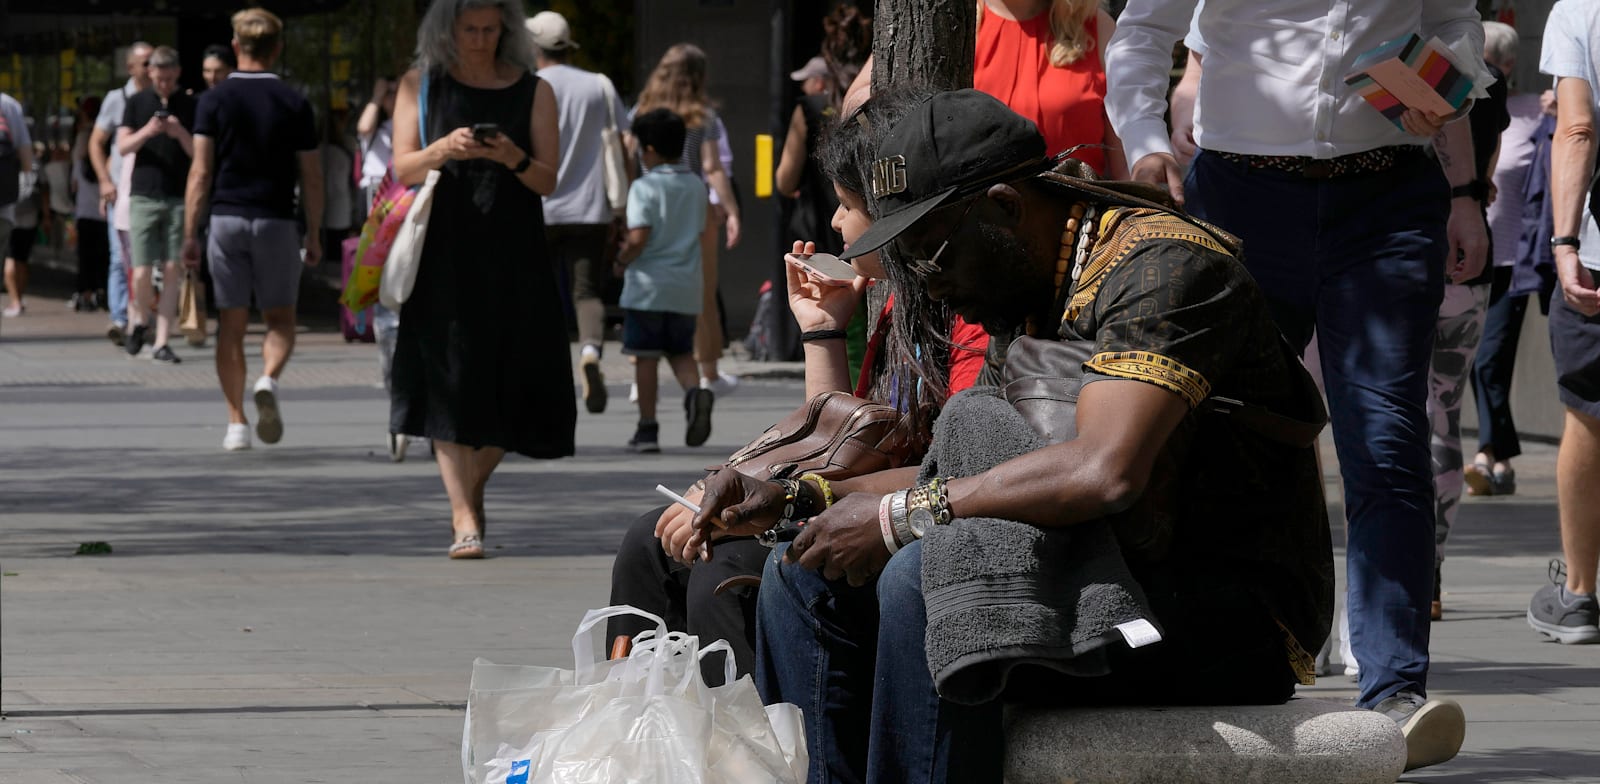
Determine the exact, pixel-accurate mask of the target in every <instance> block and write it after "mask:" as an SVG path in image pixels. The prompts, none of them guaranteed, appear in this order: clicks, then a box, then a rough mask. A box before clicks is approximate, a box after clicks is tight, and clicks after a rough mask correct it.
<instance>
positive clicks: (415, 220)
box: [378, 169, 439, 311]
mask: <svg viewBox="0 0 1600 784" xmlns="http://www.w3.org/2000/svg"><path fill="white" fill-rule="evenodd" d="M438 184H439V170H438V169H433V170H431V171H429V172H428V178H427V179H426V180H423V181H422V187H421V188H419V189H418V190H417V195H416V196H414V197H412V199H411V209H410V211H408V212H407V213H406V219H405V220H404V221H402V222H401V223H400V229H399V231H397V232H396V233H395V235H394V244H393V245H391V246H390V247H389V260H388V261H385V262H384V264H383V278H382V280H380V281H379V282H378V301H379V302H382V303H383V306H384V307H386V308H388V309H390V310H395V311H398V310H400V306H401V305H403V304H405V301H406V300H407V299H408V298H410V297H411V288H412V287H413V286H415V285H416V283H417V268H418V267H420V266H421V265H422V245H423V241H424V240H425V239H427V235H428V218H429V216H431V215H433V191H434V188H435V187H436V186H437V185H438Z"/></svg>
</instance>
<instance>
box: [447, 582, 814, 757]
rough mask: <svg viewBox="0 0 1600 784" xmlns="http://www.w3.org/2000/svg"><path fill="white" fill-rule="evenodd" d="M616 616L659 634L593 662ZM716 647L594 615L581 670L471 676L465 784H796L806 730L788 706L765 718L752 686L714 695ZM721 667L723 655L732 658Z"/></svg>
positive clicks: (482, 664)
mask: <svg viewBox="0 0 1600 784" xmlns="http://www.w3.org/2000/svg"><path fill="white" fill-rule="evenodd" d="M618 615H638V616H640V617H643V618H648V619H650V620H651V621H653V622H655V623H656V628H655V629H654V630H650V631H646V632H644V633H642V634H640V635H638V636H636V637H635V638H634V647H633V650H632V652H631V653H630V654H629V656H628V658H627V659H622V660H618V661H600V660H598V659H597V658H596V655H595V651H596V646H595V645H594V642H593V635H594V630H595V629H596V628H597V627H598V626H599V625H600V624H602V623H603V622H604V621H606V620H608V619H610V618H612V617H616V616H618ZM718 650H720V651H724V652H726V651H728V645H727V643H726V642H725V641H718V642H716V643H714V644H712V645H710V646H708V647H707V648H705V649H704V650H703V651H702V650H701V649H700V647H699V640H698V639H697V638H695V637H692V636H688V635H684V634H682V633H678V632H671V633H669V632H667V630H666V626H665V624H664V623H662V622H661V619H659V618H657V617H656V616H653V615H650V614H648V613H644V612H641V611H639V610H636V609H634V608H632V607H625V606H624V607H608V608H605V609H603V610H591V611H590V612H589V613H588V614H587V615H585V616H584V619H583V622H582V623H580V624H579V626H578V631H577V634H575V635H574V637H573V658H574V668H573V669H572V670H564V669H559V668H552V667H516V666H506V665H496V664H491V663H489V662H486V661H483V660H481V659H480V660H478V661H477V662H475V663H474V665H473V672H472V687H471V691H470V693H469V695H468V699H467V719H466V724H465V726H464V728H463V731H462V774H463V779H464V781H465V782H466V783H467V784H530V783H531V782H541V783H548V784H629V783H633V782H637V784H646V783H647V782H648V783H649V784H764V783H768V782H771V783H773V784H799V782H802V781H804V779H805V769H806V761H807V758H806V752H805V736H804V726H803V724H802V723H801V722H800V721H799V720H798V716H799V709H798V708H796V707H795V706H792V705H786V706H774V708H765V707H763V706H762V705H761V701H760V698H759V697H758V696H757V695H756V691H755V685H754V683H753V682H752V681H751V680H750V679H749V678H748V677H747V678H741V679H738V680H733V679H732V678H731V676H732V675H733V674H734V666H733V663H732V661H731V657H729V659H728V661H727V664H726V665H725V666H726V670H727V674H728V676H729V678H730V679H729V681H728V683H726V684H725V685H723V686H718V687H715V688H710V687H707V686H706V685H705V682H704V680H703V679H702V678H701V677H700V658H701V656H702V655H703V654H706V653H711V652H713V651H718ZM725 655H726V653H725Z"/></svg>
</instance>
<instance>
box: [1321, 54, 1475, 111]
mask: <svg viewBox="0 0 1600 784" xmlns="http://www.w3.org/2000/svg"><path fill="white" fill-rule="evenodd" d="M1453 56H1454V54H1453V53H1452V52H1450V49H1449V47H1447V46H1445V45H1444V43H1443V42H1441V41H1440V40H1439V39H1437V38H1430V39H1428V41H1426V42H1424V41H1423V40H1422V38H1421V36H1418V35H1417V34H1416V33H1412V34H1411V35H1408V36H1406V37H1404V38H1396V39H1394V40H1393V41H1386V42H1384V43H1382V44H1379V45H1378V46H1377V47H1376V48H1374V49H1373V50H1372V51H1370V52H1367V53H1366V54H1364V55H1361V56H1360V57H1359V58H1356V62H1355V72H1354V73H1351V74H1350V75H1349V76H1346V77H1345V78H1344V83H1345V84H1347V85H1350V86H1351V87H1353V88H1355V90H1356V93H1357V94H1358V95H1360V96H1361V97H1362V98H1363V99H1365V100H1366V102H1367V103H1369V104H1371V105H1372V108H1374V109H1377V110H1378V112H1379V113H1381V114H1382V115H1383V116H1384V117H1387V118H1389V122H1392V123H1394V124H1395V125H1396V126H1400V115H1402V114H1404V113H1405V110H1407V109H1420V110H1422V111H1428V112H1433V113H1434V114H1440V115H1451V114H1455V113H1456V112H1457V111H1459V110H1460V109H1461V107H1462V106H1464V105H1465V104H1466V102H1467V96H1468V95H1469V94H1470V93H1471V92H1472V86H1473V85H1472V80H1471V79H1470V78H1468V77H1467V75H1466V74H1464V73H1462V72H1461V69H1460V68H1457V67H1456V64H1455V62H1454V61H1453V60H1452V59H1451V58H1452V57H1453Z"/></svg>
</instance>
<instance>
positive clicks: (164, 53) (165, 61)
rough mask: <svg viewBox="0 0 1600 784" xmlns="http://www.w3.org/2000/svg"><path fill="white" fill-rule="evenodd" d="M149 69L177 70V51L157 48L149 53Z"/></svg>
mask: <svg viewBox="0 0 1600 784" xmlns="http://www.w3.org/2000/svg"><path fill="white" fill-rule="evenodd" d="M150 67H151V68H177V67H178V50H176V49H174V48H172V47H170V46H158V47H156V48H155V51H153V52H151V53H150Z"/></svg>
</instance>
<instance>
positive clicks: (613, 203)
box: [598, 74, 629, 217]
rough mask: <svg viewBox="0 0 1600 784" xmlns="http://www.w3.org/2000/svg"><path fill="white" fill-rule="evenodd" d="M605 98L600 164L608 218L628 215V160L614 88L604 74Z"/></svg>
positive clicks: (601, 75)
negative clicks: (610, 215)
mask: <svg viewBox="0 0 1600 784" xmlns="http://www.w3.org/2000/svg"><path fill="white" fill-rule="evenodd" d="M598 76H599V77H600V81H601V85H602V89H603V90H604V92H605V97H606V127H605V128H602V129H601V130H600V162H601V164H602V165H603V166H604V169H605V171H604V174H605V184H606V204H608V205H609V206H610V207H611V214H612V215H613V216H616V217H622V216H625V215H627V214H628V185H629V182H628V156H627V151H626V150H625V149H624V148H623V144H622V130H621V128H620V126H618V125H617V88H616V87H614V86H613V85H612V84H611V79H609V78H608V77H607V76H606V75H605V74H598Z"/></svg>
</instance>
